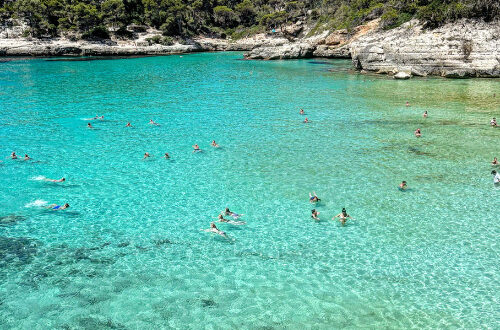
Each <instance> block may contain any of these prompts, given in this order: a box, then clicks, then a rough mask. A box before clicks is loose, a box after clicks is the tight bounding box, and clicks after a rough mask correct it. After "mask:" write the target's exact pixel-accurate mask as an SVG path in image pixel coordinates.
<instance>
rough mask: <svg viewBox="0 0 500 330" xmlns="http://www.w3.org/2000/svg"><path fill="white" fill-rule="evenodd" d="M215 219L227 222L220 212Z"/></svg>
mask: <svg viewBox="0 0 500 330" xmlns="http://www.w3.org/2000/svg"><path fill="white" fill-rule="evenodd" d="M217 221H219V222H229V220H228V219H225V218H224V216H223V215H222V214H219V216H218V217H217Z"/></svg>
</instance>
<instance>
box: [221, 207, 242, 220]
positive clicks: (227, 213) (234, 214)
mask: <svg viewBox="0 0 500 330" xmlns="http://www.w3.org/2000/svg"><path fill="white" fill-rule="evenodd" d="M224 214H225V215H230V216H232V217H233V218H234V219H238V218H239V217H241V216H243V215H244V214H238V213H234V212H233V211H231V210H229V207H226V209H225V210H224Z"/></svg>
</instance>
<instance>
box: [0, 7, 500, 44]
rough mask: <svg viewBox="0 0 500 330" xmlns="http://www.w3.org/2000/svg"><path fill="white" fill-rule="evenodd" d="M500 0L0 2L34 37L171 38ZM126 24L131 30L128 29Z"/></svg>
mask: <svg viewBox="0 0 500 330" xmlns="http://www.w3.org/2000/svg"><path fill="white" fill-rule="evenodd" d="M499 16H500V1H498V0H293V1H291V0H269V1H265V0H0V26H8V25H9V24H13V23H14V22H15V21H16V20H23V21H25V22H26V23H27V25H28V26H29V30H28V32H27V33H26V34H27V35H30V36H32V37H44V36H57V35H60V34H71V35H78V36H80V37H82V38H101V39H105V38H107V37H108V36H109V31H113V33H114V34H115V35H116V36H118V37H120V36H121V37H123V38H130V37H132V32H131V31H130V25H131V24H134V25H136V27H135V28H136V29H141V27H142V28H144V26H152V27H155V28H157V29H160V30H161V31H162V33H163V35H164V36H165V37H166V38H165V39H162V40H159V42H165V43H170V42H171V38H169V37H171V36H179V37H190V36H193V35H212V36H217V37H226V36H231V37H233V38H238V37H242V36H245V35H248V34H253V33H256V32H263V31H269V30H271V29H277V30H278V29H280V28H281V27H283V26H284V25H287V24H290V23H295V22H297V21H303V22H306V23H308V24H310V25H316V26H317V27H318V28H319V27H322V28H328V29H332V28H335V29H339V28H347V29H350V28H352V27H355V26H357V25H360V24H362V23H364V22H366V21H367V20H370V19H374V18H377V17H381V19H382V26H383V27H384V28H393V27H396V26H398V25H400V24H402V23H403V22H405V21H408V20H410V19H411V18H414V17H415V18H419V19H421V20H422V21H423V22H426V24H427V26H428V27H431V28H432V27H436V26H439V25H441V24H443V23H446V22H449V21H453V20H456V19H459V18H483V19H485V20H487V21H488V20H492V19H495V18H497V17H499ZM127 27H129V29H127Z"/></svg>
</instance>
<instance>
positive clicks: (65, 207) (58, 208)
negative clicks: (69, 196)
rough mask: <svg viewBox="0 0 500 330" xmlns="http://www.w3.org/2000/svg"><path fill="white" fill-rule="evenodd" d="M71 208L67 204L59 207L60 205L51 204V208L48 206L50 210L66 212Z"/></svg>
mask: <svg viewBox="0 0 500 330" xmlns="http://www.w3.org/2000/svg"><path fill="white" fill-rule="evenodd" d="M68 207H69V204H68V203H66V204H64V205H58V204H50V205H49V206H46V208H48V209H50V210H56V211H57V210H65V209H67V208H68Z"/></svg>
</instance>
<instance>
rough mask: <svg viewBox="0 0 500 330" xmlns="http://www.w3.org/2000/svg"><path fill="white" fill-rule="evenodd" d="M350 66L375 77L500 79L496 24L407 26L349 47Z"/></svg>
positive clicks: (378, 33) (470, 22)
mask: <svg viewBox="0 0 500 330" xmlns="http://www.w3.org/2000/svg"><path fill="white" fill-rule="evenodd" d="M350 53H351V56H352V61H353V64H354V66H355V67H356V68H358V69H363V70H367V71H375V72H378V73H390V72H411V74H413V75H418V76H426V75H439V76H444V77H456V78H462V77H500V22H499V21H496V22H489V23H485V22H483V21H478V20H461V21H458V22H455V23H450V24H446V25H444V26H442V27H440V28H437V29H434V30H426V29H424V28H423V26H422V25H421V24H419V22H418V21H416V20H412V21H410V22H407V23H405V24H403V25H402V26H400V27H398V28H396V29H393V30H388V31H380V30H377V31H371V32H370V33H367V34H365V35H364V36H361V37H360V38H358V39H357V40H354V41H352V42H351V43H350Z"/></svg>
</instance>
